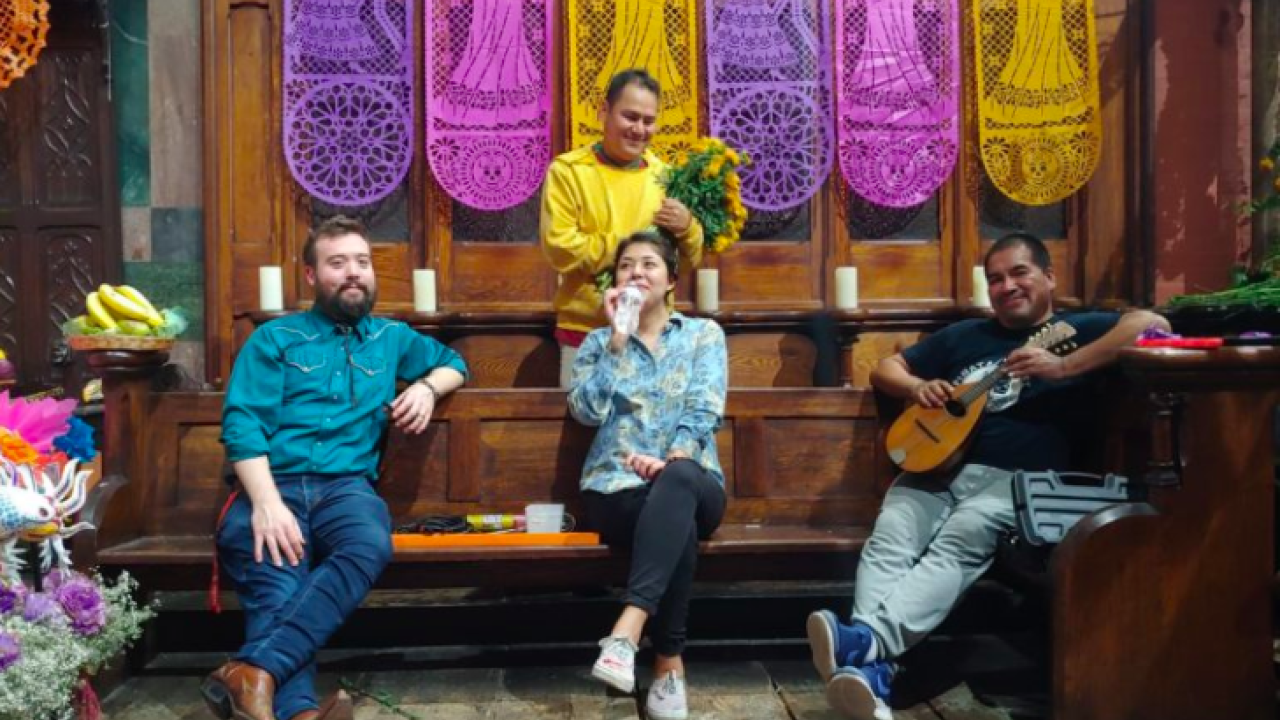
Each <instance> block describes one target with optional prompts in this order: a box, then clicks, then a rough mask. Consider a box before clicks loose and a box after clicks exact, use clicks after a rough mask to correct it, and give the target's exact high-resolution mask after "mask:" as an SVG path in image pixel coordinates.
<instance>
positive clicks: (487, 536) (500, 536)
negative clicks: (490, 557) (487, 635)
mask: <svg viewBox="0 0 1280 720" xmlns="http://www.w3.org/2000/svg"><path fill="white" fill-rule="evenodd" d="M599 544H600V535H599V534H598V533H588V532H570V533H474V534H458V535H418V534H412V533H397V534H394V535H392V536H391V545H392V547H394V548H396V549H397V550H405V549H409V548H430V547H516V546H527V545H599Z"/></svg>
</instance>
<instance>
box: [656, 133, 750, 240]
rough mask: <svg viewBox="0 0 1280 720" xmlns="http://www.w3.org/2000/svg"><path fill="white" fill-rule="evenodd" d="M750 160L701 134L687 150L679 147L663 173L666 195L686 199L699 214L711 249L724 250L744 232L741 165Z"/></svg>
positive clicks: (721, 141)
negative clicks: (701, 136) (739, 174)
mask: <svg viewBox="0 0 1280 720" xmlns="http://www.w3.org/2000/svg"><path fill="white" fill-rule="evenodd" d="M750 162H751V159H750V158H748V157H747V156H746V155H745V154H739V153H738V151H736V150H734V149H733V148H731V147H729V146H728V145H726V144H725V143H724V141H723V140H720V139H719V138H713V137H708V138H699V139H698V140H696V141H694V143H693V145H692V146H691V147H690V148H689V149H688V150H679V151H677V152H676V155H675V158H674V159H673V161H672V163H671V166H670V167H668V168H667V170H666V172H664V173H663V176H662V185H663V187H665V188H666V190H667V197H669V198H672V199H675V200H679V201H680V202H682V203H684V206H685V207H687V208H689V212H691V213H693V216H694V217H695V218H697V220H698V222H699V223H700V224H701V225H702V231H703V243H704V247H705V248H706V249H707V251H709V252H713V253H722V252H724V251H725V250H728V249H729V248H730V247H731V246H732V245H733V244H734V243H736V242H737V241H738V239H739V238H740V237H741V236H742V228H743V227H744V226H745V225H746V224H747V208H746V207H745V206H744V205H743V204H742V180H741V179H740V178H739V177H738V168H739V167H741V166H742V165H744V164H748V163H750Z"/></svg>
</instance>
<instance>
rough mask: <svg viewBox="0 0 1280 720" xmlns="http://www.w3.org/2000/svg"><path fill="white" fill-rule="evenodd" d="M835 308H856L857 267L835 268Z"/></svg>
mask: <svg viewBox="0 0 1280 720" xmlns="http://www.w3.org/2000/svg"><path fill="white" fill-rule="evenodd" d="M836 309H837V310H857V309H858V268H856V267H838V268H836Z"/></svg>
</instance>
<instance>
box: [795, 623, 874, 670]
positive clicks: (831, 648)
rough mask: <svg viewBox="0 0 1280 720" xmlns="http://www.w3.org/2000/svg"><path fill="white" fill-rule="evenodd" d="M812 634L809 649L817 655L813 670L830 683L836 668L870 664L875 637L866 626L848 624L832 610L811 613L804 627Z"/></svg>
mask: <svg viewBox="0 0 1280 720" xmlns="http://www.w3.org/2000/svg"><path fill="white" fill-rule="evenodd" d="M804 629H805V632H806V633H807V634H808V635H809V649H810V650H811V651H812V652H813V667H814V669H815V670H817V671H818V675H820V676H822V681H823V682H827V681H828V680H830V679H831V676H832V675H834V674H835V672H836V668H838V667H844V666H854V667H861V666H862V665H863V664H865V663H866V662H867V652H868V651H869V650H870V649H871V643H872V641H873V640H874V638H875V634H874V632H873V631H872V630H871V628H870V627H868V626H867V625H866V624H865V623H860V622H855V623H853V624H852V625H845V624H843V623H841V622H840V621H839V620H838V619H836V614H835V613H833V612H831V611H830V610H818V611H817V612H812V613H809V619H808V620H807V621H805V624H804Z"/></svg>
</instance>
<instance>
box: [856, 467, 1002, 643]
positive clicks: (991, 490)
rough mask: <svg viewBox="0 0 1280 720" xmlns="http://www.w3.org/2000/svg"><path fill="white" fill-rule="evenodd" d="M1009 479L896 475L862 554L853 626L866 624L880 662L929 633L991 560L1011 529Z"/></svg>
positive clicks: (965, 471)
mask: <svg viewBox="0 0 1280 720" xmlns="http://www.w3.org/2000/svg"><path fill="white" fill-rule="evenodd" d="M1012 478H1013V473H1010V472H1006V471H1004V470H997V469H995V468H990V467H986V466H985V465H965V466H963V467H962V468H960V470H959V472H957V473H956V475H955V477H954V479H953V480H952V481H951V483H950V484H949V485H948V484H947V483H946V482H945V480H943V481H939V480H938V479H936V478H934V479H930V478H929V477H927V476H922V475H912V474H909V473H903V474H902V475H900V476H898V479H897V480H896V481H895V482H894V484H893V487H892V488H890V489H889V492H888V493H887V494H886V495H885V498H884V503H883V504H882V505H881V507H880V515H879V517H877V518H876V526H875V530H873V531H872V533H871V537H870V538H869V539H868V540H867V544H866V546H865V547H864V548H863V550H862V559H861V560H860V561H859V563H858V579H857V584H856V585H855V586H854V593H853V619H854V620H860V621H862V622H864V623H866V624H867V625H870V626H871V628H872V629H873V630H875V632H876V636H877V637H878V638H879V640H880V642H881V646H880V651H881V657H888V658H894V657H897V656H899V655H901V654H902V653H904V652H906V651H907V650H908V649H909V648H911V646H913V645H915V644H916V643H917V642H919V641H920V640H922V639H923V638H924V636H925V635H927V634H929V632H931V631H932V630H933V629H934V628H936V627H937V626H938V625H939V624H940V623H941V622H942V621H943V620H944V619H945V618H946V617H947V614H948V613H950V612H951V609H952V608H953V607H955V605H956V602H957V601H958V600H959V599H960V596H961V595H963V594H964V592H965V590H968V589H969V587H970V586H971V585H973V583H974V581H976V580H977V579H978V578H979V577H980V576H981V575H982V573H984V572H986V570H987V568H989V567H991V562H992V560H993V559H994V558H995V551H996V543H997V542H998V540H999V538H1000V535H1001V534H1002V533H1004V532H1006V531H1008V530H1011V529H1012V528H1013V526H1014V507H1013V483H1012Z"/></svg>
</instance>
